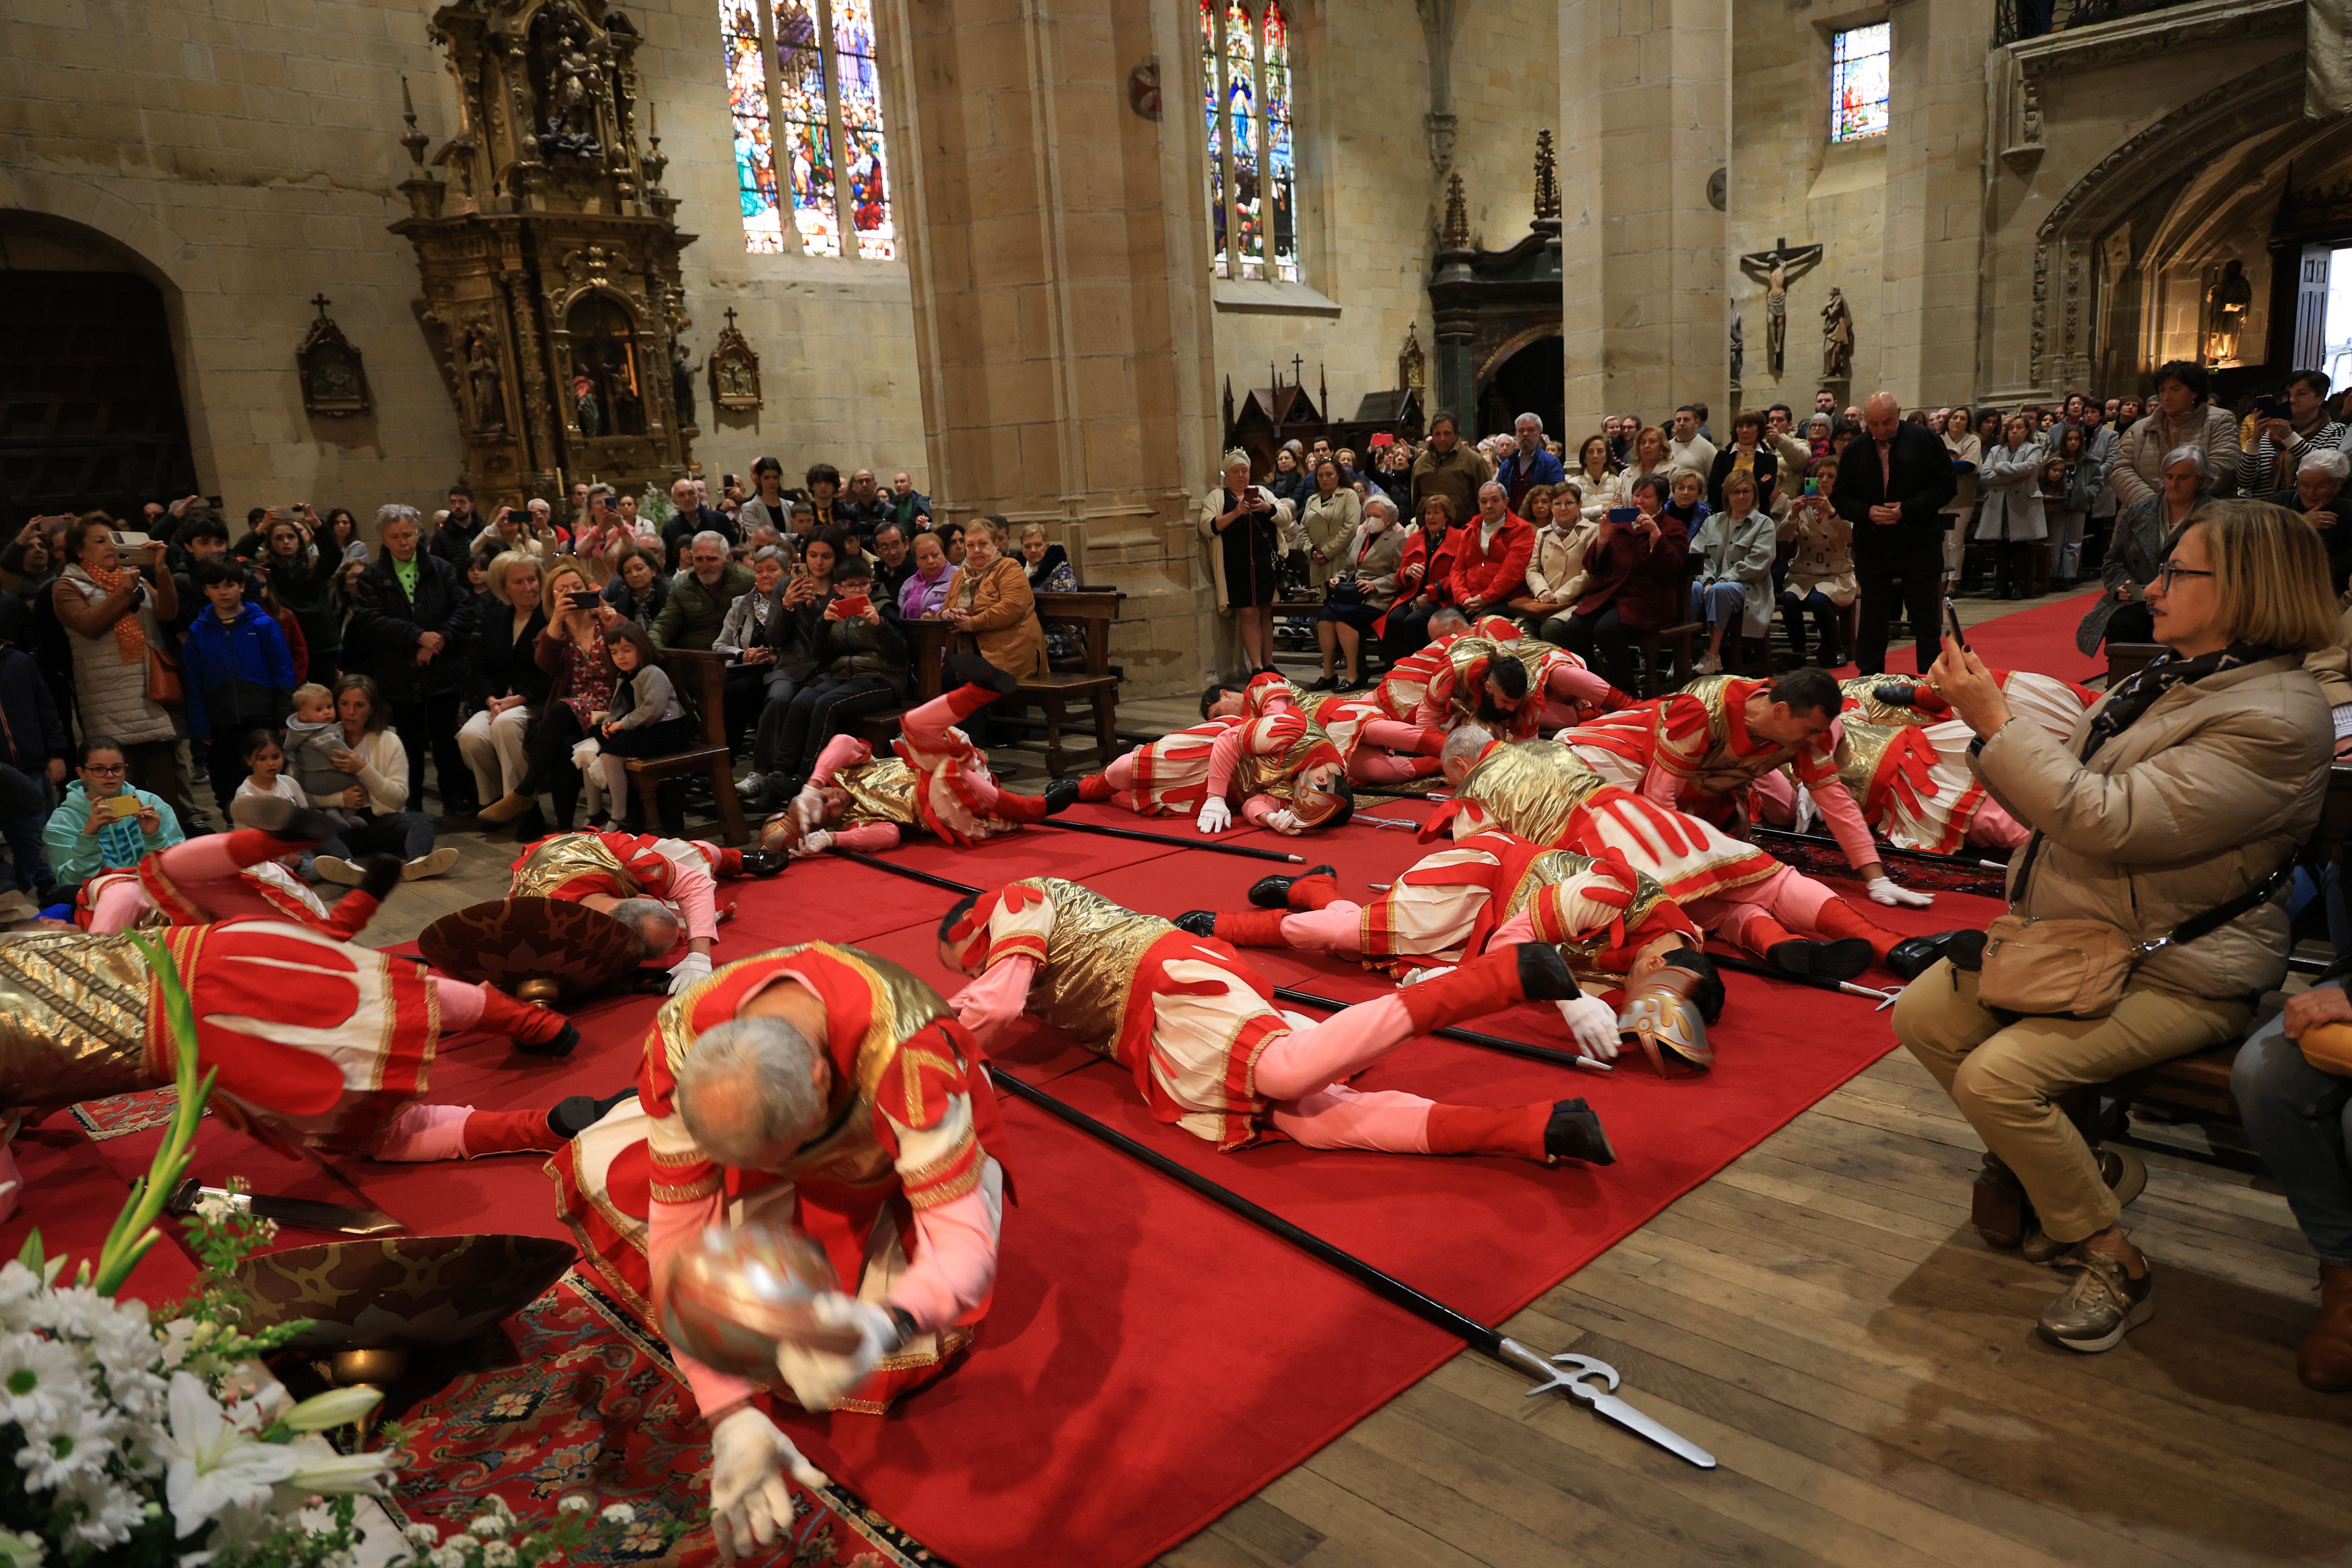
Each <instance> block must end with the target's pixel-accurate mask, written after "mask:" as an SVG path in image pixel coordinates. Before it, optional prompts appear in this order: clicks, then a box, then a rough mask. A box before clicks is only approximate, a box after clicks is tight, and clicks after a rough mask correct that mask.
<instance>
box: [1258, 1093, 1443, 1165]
mask: <svg viewBox="0 0 2352 1568" xmlns="http://www.w3.org/2000/svg"><path fill="white" fill-rule="evenodd" d="M1429 1108H1430V1102H1429V1101H1428V1100H1423V1099H1422V1098H1421V1096H1419V1095H1417V1094H1402V1093H1400V1092H1398V1091H1396V1090H1394V1089H1382V1090H1379V1091H1376V1092H1374V1093H1370V1094H1365V1093H1361V1092H1360V1091H1358V1090H1356V1089H1349V1087H1348V1086H1347V1085H1345V1084H1341V1083H1335V1084H1333V1085H1332V1086H1331V1087H1330V1088H1328V1089H1323V1090H1321V1091H1320V1092H1319V1093H1316V1094H1310V1095H1308V1096H1307V1098H1306V1099H1304V1100H1297V1101H1294V1102H1292V1103H1290V1104H1286V1105H1276V1106H1275V1107H1274V1108H1273V1109H1272V1110H1271V1111H1270V1113H1269V1114H1268V1116H1267V1120H1268V1121H1272V1122H1273V1123H1274V1126H1275V1130H1276V1131H1278V1132H1280V1133H1281V1134H1282V1135H1283V1136H1284V1137H1286V1138H1288V1139H1289V1140H1290V1141H1291V1142H1294V1143H1297V1144H1299V1145H1301V1146H1303V1147H1305V1148H1308V1149H1383V1150H1386V1151H1388V1152H1390V1153H1392V1154H1426V1153H1428V1152H1429Z"/></svg>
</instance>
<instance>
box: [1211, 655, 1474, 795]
mask: <svg viewBox="0 0 2352 1568" xmlns="http://www.w3.org/2000/svg"><path fill="white" fill-rule="evenodd" d="M1201 706H1202V711H1203V712H1204V713H1206V714H1207V716H1208V717H1210V718H1212V719H1221V718H1231V717H1237V716H1239V717H1247V718H1251V719H1256V718H1260V717H1263V716H1264V715H1265V714H1268V713H1281V712H1286V711H1295V712H1298V713H1304V714H1305V715H1306V716H1307V718H1309V719H1311V720H1313V721H1315V722H1316V723H1317V724H1319V725H1321V726H1322V729H1323V732H1324V733H1325V734H1327V735H1328V736H1330V737H1331V743H1332V744H1333V745H1334V746H1337V747H1338V748H1339V755H1340V756H1341V757H1342V758H1343V759H1345V760H1346V763H1347V764H1348V782H1349V783H1350V784H1406V783H1410V782H1411V781H1412V780H1413V779H1417V778H1425V777H1427V776H1428V775H1430V774H1432V773H1435V772H1436V771H1437V748H1438V747H1439V746H1440V745H1442V744H1443V743H1444V740H1445V731H1443V730H1424V729H1422V728H1420V727H1419V726H1417V725H1412V724H1401V723H1399V722H1397V721H1395V720H1393V719H1391V718H1388V717H1387V716H1385V715H1384V714H1383V713H1382V712H1381V707H1380V704H1379V703H1377V702H1375V701H1373V700H1371V698H1370V697H1369V696H1365V697H1349V696H1343V695H1341V694H1340V693H1339V692H1335V691H1301V690H1299V689H1298V688H1297V687H1296V686H1293V685H1292V684H1291V683H1290V682H1289V681H1288V680H1286V679H1284V678H1283V677H1281V676H1279V675H1276V674H1274V673H1273V672H1272V671H1267V672H1265V673H1264V674H1261V675H1258V676H1255V677H1254V678H1252V679H1251V680H1250V683H1249V684H1248V685H1247V686H1246V687H1234V686H1212V687H1210V688H1209V689H1208V691H1207V692H1206V693H1204V694H1203V695H1202V700H1201Z"/></svg>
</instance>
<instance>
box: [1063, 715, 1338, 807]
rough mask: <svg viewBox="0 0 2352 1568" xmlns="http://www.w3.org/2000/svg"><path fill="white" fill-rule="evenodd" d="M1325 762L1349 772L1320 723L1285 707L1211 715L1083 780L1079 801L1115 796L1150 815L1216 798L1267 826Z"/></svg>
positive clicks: (1199, 804) (1287, 805)
mask: <svg viewBox="0 0 2352 1568" xmlns="http://www.w3.org/2000/svg"><path fill="white" fill-rule="evenodd" d="M1326 764H1329V765H1332V766H1336V767H1339V769H1340V770H1341V771H1342V772H1344V771H1345V770H1346V766H1347V759H1346V758H1345V757H1344V756H1342V755H1341V753H1340V751H1339V747H1338V746H1337V745H1335V744H1333V743H1332V740H1331V737H1330V736H1329V735H1328V734H1327V733H1325V732H1324V730H1323V727H1322V726H1321V725H1319V724H1318V723H1316V722H1315V721H1314V720H1313V719H1311V718H1309V717H1307V714H1306V713H1305V712H1303V711H1301V710H1299V709H1297V708H1292V707H1280V708H1275V709H1273V710H1271V711H1269V712H1267V713H1266V714H1265V717H1263V718H1258V719H1211V720H1208V721H1205V722H1203V723H1200V724H1196V725H1194V726H1192V728H1191V729H1189V730H1178V731H1175V732H1173V733H1172V734H1168V735H1163V736H1161V737H1160V739H1159V740H1157V741H1154V742H1151V743H1150V745H1148V746H1139V747H1137V748H1136V749H1135V750H1134V751H1132V752H1129V753H1128V754H1127V755H1126V756H1123V757H1121V758H1119V759H1118V761H1117V762H1115V763H1111V765H1110V766H1109V767H1108V768H1105V769H1104V770H1103V771H1102V772H1101V773H1092V774H1089V775H1088V776H1087V777H1086V778H1085V779H1082V780H1080V781H1079V792H1080V793H1079V795H1078V798H1079V799H1081V800H1095V801H1103V800H1118V801H1120V803H1121V804H1123V805H1127V806H1128V807H1129V809H1130V810H1133V811H1135V812H1137V813H1139V814H1140V815H1142V816H1159V815H1164V814H1167V813H1171V812H1191V811H1197V810H1198V809H1200V806H1201V804H1202V802H1203V801H1205V800H1207V799H1208V798H1209V797H1210V796H1211V795H1216V796H1218V797H1220V798H1222V799H1223V800H1225V801H1226V802H1228V803H1229V804H1231V803H1234V802H1238V803H1239V806H1240V809H1239V811H1238V812H1237V814H1236V815H1238V816H1242V817H1243V818H1244V819H1246V820H1247V821H1250V822H1252V823H1256V824H1259V825H1265V823H1266V821H1267V819H1268V818H1269V817H1271V816H1273V814H1274V813H1275V812H1276V811H1283V810H1287V809H1289V808H1290V807H1292V806H1293V805H1296V804H1297V785H1298V779H1299V775H1301V774H1302V773H1307V772H1308V771H1309V770H1311V769H1314V768H1318V767H1321V766H1324V765H1326ZM1122 796H1123V797H1124V798H1123V799H1122Z"/></svg>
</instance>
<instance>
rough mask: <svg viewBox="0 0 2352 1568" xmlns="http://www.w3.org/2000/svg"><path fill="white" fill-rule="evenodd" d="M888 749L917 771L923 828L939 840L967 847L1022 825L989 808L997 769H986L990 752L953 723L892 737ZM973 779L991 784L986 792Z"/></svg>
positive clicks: (918, 808) (916, 796) (916, 794)
mask: <svg viewBox="0 0 2352 1568" xmlns="http://www.w3.org/2000/svg"><path fill="white" fill-rule="evenodd" d="M890 749H891V750H892V751H894V752H897V753H898V759H899V760H900V761H901V762H903V763H906V764H907V765H908V767H909V768H912V769H913V770H914V771H915V775H916V784H915V790H914V806H915V812H916V815H917V816H919V818H920V819H921V823H920V825H921V826H922V827H923V828H924V830H925V831H927V832H929V834H930V835H931V836H932V837H935V838H937V839H939V840H940V842H942V843H945V844H950V845H952V846H954V847H956V848H958V849H969V848H970V847H971V846H973V845H974V844H976V843H978V842H980V841H981V840H982V839H983V838H992V837H995V836H996V835H998V834H1000V833H1011V832H1013V830H1014V829H1015V828H1017V827H1019V826H1021V825H1020V824H1019V823H1017V822H1013V821H1010V820H1008V819H1006V818H1004V817H1002V816H991V815H990V814H989V811H988V805H989V803H990V802H991V801H992V800H993V799H994V798H995V793H994V786H995V784H996V775H995V774H993V773H990V772H989V771H988V753H987V752H983V751H982V750H981V749H980V748H979V747H978V746H975V745H973V744H972V743H971V736H969V735H967V734H965V733H964V732H963V731H961V730H960V729H958V728H957V727H955V726H954V725H952V724H950V725H949V726H947V727H946V728H945V729H943V730H940V731H937V732H936V733H932V732H929V731H915V730H908V731H905V732H903V733H901V734H900V735H899V737H898V739H897V740H895V741H893V742H890ZM975 782H977V783H979V784H985V785H987V786H988V789H987V792H986V793H985V794H983V792H982V790H980V789H976V788H974V787H973V785H974V784H975Z"/></svg>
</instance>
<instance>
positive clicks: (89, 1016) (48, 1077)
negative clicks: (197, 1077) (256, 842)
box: [0, 931, 172, 1110]
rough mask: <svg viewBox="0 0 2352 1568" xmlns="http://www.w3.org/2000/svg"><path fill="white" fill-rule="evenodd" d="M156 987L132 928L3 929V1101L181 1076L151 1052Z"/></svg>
mask: <svg viewBox="0 0 2352 1568" xmlns="http://www.w3.org/2000/svg"><path fill="white" fill-rule="evenodd" d="M153 986H154V981H153V979H152V975H151V973H150V972H149V969H148V965H147V958H146V955H145V954H144V953H142V952H140V951H139V950H138V948H136V947H134V946H133V945H131V938H130V936H129V935H128V934H116V935H113V936H91V935H89V934H88V933H86V932H80V931H73V932H68V931H45V932H36V933H29V934H26V935H23V936H9V937H0V1106H5V1107H6V1108H8V1109H10V1110H19V1109H29V1108H32V1107H36V1106H58V1105H71V1104H74V1103H76V1102H77V1101H79V1100H95V1099H99V1098H101V1097H103V1096H106V1095H110V1094H125V1093H128V1092H130V1091H131V1090H133V1089H154V1088H158V1087H160V1086H161V1085H163V1084H167V1083H169V1082H171V1081H172V1074H171V1073H170V1072H169V1071H168V1070H163V1071H161V1072H159V1071H158V1068H157V1067H156V1066H155V1065H154V1064H153V1063H151V1061H150V1060H149V1050H148V1038H147V1034H148V1023H149V1020H150V1019H151V1018H152V1016H153V1007H154V991H153Z"/></svg>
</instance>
